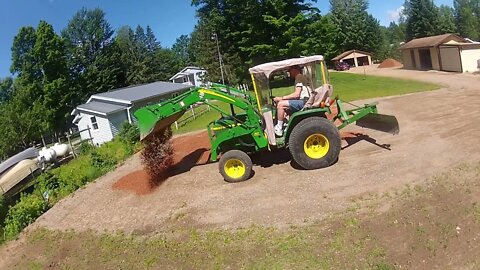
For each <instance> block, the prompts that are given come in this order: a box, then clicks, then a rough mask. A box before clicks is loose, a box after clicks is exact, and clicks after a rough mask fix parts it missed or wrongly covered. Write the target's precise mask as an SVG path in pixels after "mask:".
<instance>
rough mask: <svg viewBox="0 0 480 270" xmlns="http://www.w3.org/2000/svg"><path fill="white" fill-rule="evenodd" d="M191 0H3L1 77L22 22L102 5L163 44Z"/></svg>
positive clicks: (190, 10)
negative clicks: (138, 26) (151, 30)
mask: <svg viewBox="0 0 480 270" xmlns="http://www.w3.org/2000/svg"><path fill="white" fill-rule="evenodd" d="M452 2H453V0H435V3H436V4H437V5H440V4H447V5H452ZM190 3H191V1H190V0H136V1H135V0H103V1H102V0H0V78H2V77H5V76H8V75H10V71H9V67H10V64H11V52H10V48H11V46H12V41H13V37H14V36H15V35H16V33H17V32H18V30H19V29H20V27H22V26H27V25H30V26H34V27H36V26H37V25H38V22H39V21H40V20H45V21H47V22H48V23H50V24H52V25H53V27H54V28H55V31H57V32H60V31H61V30H62V29H63V28H64V27H65V26H66V25H67V23H68V20H70V19H71V18H72V16H73V14H74V13H75V12H76V11H77V10H79V9H80V8H82V7H86V8H96V7H99V8H101V9H103V10H104V11H105V12H106V14H107V20H108V22H109V23H110V24H111V26H112V27H113V28H114V29H118V28H119V27H120V26H122V25H130V26H132V27H135V26H136V25H138V24H140V25H142V26H144V27H145V26H147V25H150V26H151V27H152V29H153V30H154V32H155V35H156V37H157V39H158V40H159V41H160V42H161V44H162V45H163V46H167V47H169V46H171V45H172V44H173V43H174V42H175V40H176V38H177V37H179V36H180V35H182V34H190V32H191V31H192V30H193V27H194V25H195V24H196V21H197V20H196V18H195V8H194V7H191V6H190ZM403 3H404V0H370V10H369V12H370V13H372V14H373V15H374V16H375V17H376V18H377V19H379V20H380V23H381V24H382V25H388V23H389V22H390V21H392V20H393V19H395V18H396V14H398V11H399V8H400V7H401V6H402V4H403ZM315 5H316V6H317V7H319V8H320V10H321V11H322V14H325V13H327V12H328V9H329V4H328V1H327V0H318V2H317V3H316V4H315Z"/></svg>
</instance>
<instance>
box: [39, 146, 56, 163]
mask: <svg viewBox="0 0 480 270" xmlns="http://www.w3.org/2000/svg"><path fill="white" fill-rule="evenodd" d="M38 159H39V160H43V161H44V162H47V163H51V162H54V161H55V160H56V159H57V153H56V152H55V150H53V149H52V148H49V149H47V148H46V147H43V148H42V150H40V152H38Z"/></svg>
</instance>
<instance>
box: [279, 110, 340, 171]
mask: <svg viewBox="0 0 480 270" xmlns="http://www.w3.org/2000/svg"><path fill="white" fill-rule="evenodd" d="M288 147H289V149H290V153H291V154H292V158H293V160H294V161H295V162H296V163H297V164H298V165H300V166H301V167H302V168H304V169H307V170H314V169H320V168H325V167H328V166H330V165H332V164H333V163H335V161H336V160H337V159H338V155H339V154H340V149H341V140H340V134H339V133H338V129H337V127H335V125H333V124H332V123H331V122H330V121H328V120H327V119H325V118H323V117H309V118H306V119H303V120H302V121H300V123H298V124H297V125H296V126H295V127H294V128H293V130H292V133H291V134H290V138H289V140H288Z"/></svg>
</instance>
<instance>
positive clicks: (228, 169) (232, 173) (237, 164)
mask: <svg viewBox="0 0 480 270" xmlns="http://www.w3.org/2000/svg"><path fill="white" fill-rule="evenodd" d="M223 169H224V170H225V173H226V174H227V175H228V177H231V178H234V179H237V178H241V177H242V176H243V175H244V174H245V171H246V169H245V164H243V162H242V161H241V160H239V159H229V160H227V162H226V163H225V165H224V166H223Z"/></svg>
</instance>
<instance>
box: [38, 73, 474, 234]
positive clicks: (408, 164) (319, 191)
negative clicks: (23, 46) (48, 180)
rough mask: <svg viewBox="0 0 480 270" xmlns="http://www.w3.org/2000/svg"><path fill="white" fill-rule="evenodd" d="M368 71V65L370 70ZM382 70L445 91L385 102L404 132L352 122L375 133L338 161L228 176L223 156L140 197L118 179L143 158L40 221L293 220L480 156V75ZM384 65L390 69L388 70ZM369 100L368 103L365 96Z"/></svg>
mask: <svg viewBox="0 0 480 270" xmlns="http://www.w3.org/2000/svg"><path fill="white" fill-rule="evenodd" d="M362 72H363V69H362ZM368 72H372V73H373V72H375V74H377V75H388V76H395V77H404V78H416V79H419V80H426V81H431V82H437V83H440V84H442V85H445V86H446V87H445V88H444V89H441V90H437V91H432V92H426V93H418V94H410V95H405V96H398V97H390V98H385V99H381V100H380V105H379V111H380V112H382V113H386V114H394V115H396V116H397V118H398V120H399V122H400V128H401V132H400V135H398V136H391V135H388V134H382V133H380V132H375V131H369V130H362V129H361V128H358V127H352V129H351V131H353V132H364V133H365V134H366V136H363V137H359V138H358V139H349V140H348V142H349V143H350V145H347V143H346V142H345V147H344V149H343V150H342V152H341V154H340V159H339V161H338V163H337V164H335V165H334V166H332V167H330V168H326V169H322V170H317V171H302V170H297V169H295V168H293V167H292V166H291V164H290V162H289V161H288V155H282V154H278V153H275V154H271V155H268V156H262V157H260V158H259V160H260V163H261V166H255V167H254V170H255V176H254V177H253V179H251V180H249V181H247V182H244V183H240V184H228V183H225V182H224V181H223V180H222V178H221V176H220V174H219V173H218V169H217V164H208V165H202V166H197V167H193V168H191V169H188V168H187V169H185V170H184V172H183V173H180V174H178V175H176V176H173V177H171V178H169V179H168V180H167V181H165V182H164V183H163V184H162V185H161V186H159V187H158V188H157V189H156V190H155V191H154V192H152V193H149V194H147V195H142V196H138V195H136V194H135V193H132V192H129V191H122V190H116V189H113V188H112V186H113V185H115V183H116V182H117V181H118V179H120V178H121V177H122V176H125V175H127V174H129V173H132V172H134V171H136V170H138V169H139V166H140V160H139V158H138V156H134V157H133V158H131V159H130V160H128V161H127V162H126V163H125V165H124V166H122V167H120V168H118V169H117V170H116V171H115V172H112V173H109V174H108V175H106V176H104V177H102V178H101V179H98V180H97V181H96V182H95V183H92V184H90V185H88V186H87V187H86V188H85V189H81V190H79V191H77V192H76V193H75V194H74V195H73V196H70V197H69V198H66V199H65V200H63V201H62V202H60V203H58V204H57V205H56V206H55V207H53V208H52V209H51V210H50V211H48V212H47V213H45V214H44V215H43V216H42V217H40V218H39V219H38V221H37V222H36V223H34V224H33V226H31V227H46V228H49V229H61V230H66V229H75V230H89V229H91V230H98V231H104V230H107V231H117V230H120V231H125V232H129V233H141V234H145V233H155V232H158V231H162V230H166V229H168V228H169V227H170V226H193V227H196V228H212V227H215V228H237V227H244V226H248V225H250V224H257V225H266V226H277V227H285V226H288V225H289V224H298V223H305V222H309V221H314V220H318V219H322V218H323V217H325V216H327V215H329V214H331V213H332V212H334V211H335V210H340V209H344V208H346V207H348V205H349V204H350V201H351V199H352V198H355V197H358V196H361V195H363V194H366V193H371V192H373V193H375V192H383V191H385V190H391V189H393V188H401V187H403V186H404V185H405V184H409V183H414V182H417V181H422V179H425V178H426V177H428V176H430V175H432V174H434V173H436V172H438V171H439V170H443V169H444V168H450V167H451V166H453V165H456V164H460V163H462V162H465V161H479V160H480V145H479V142H480V140H479V139H478V134H480V125H479V124H480V120H479V118H478V115H479V114H480V87H479V86H478V85H479V83H480V79H479V77H478V76H477V77H475V76H468V75H460V74H443V73H435V72H418V71H405V70H381V69H375V71H374V70H373V69H372V70H369V71H368ZM382 72H383V73H382ZM360 104H362V103H360Z"/></svg>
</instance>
